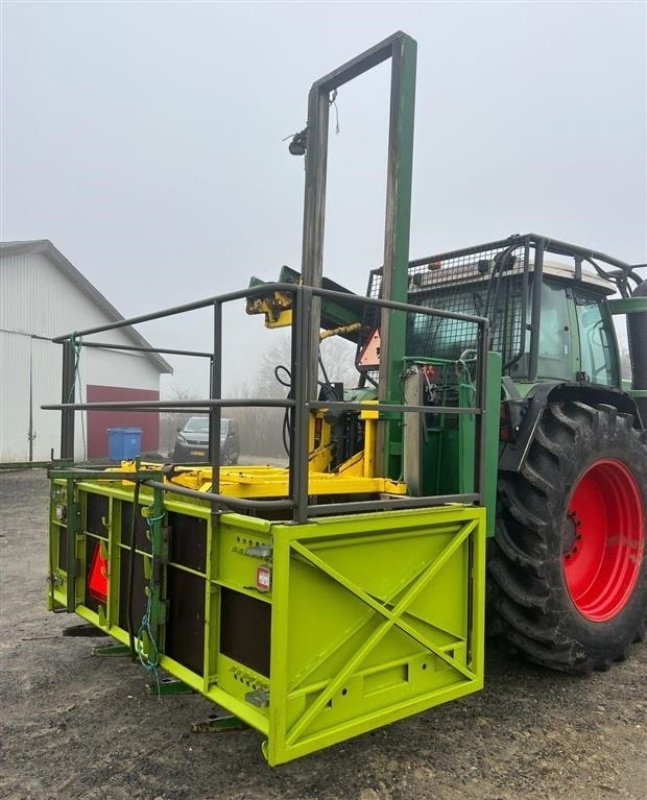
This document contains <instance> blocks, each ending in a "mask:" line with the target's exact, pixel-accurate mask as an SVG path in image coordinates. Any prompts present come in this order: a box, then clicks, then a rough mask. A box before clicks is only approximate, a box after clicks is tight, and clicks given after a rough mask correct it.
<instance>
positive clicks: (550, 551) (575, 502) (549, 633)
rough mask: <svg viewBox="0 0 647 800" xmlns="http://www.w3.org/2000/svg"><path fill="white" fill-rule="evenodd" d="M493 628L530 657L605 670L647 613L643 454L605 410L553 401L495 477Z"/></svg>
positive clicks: (631, 432) (621, 421)
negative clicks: (511, 469)
mask: <svg viewBox="0 0 647 800" xmlns="http://www.w3.org/2000/svg"><path fill="white" fill-rule="evenodd" d="M489 574H490V579H491V585H492V595H493V596H492V602H493V611H494V617H493V618H494V628H495V633H496V634H497V635H498V636H499V637H502V638H503V639H504V640H505V642H506V643H507V645H508V646H512V648H513V649H514V650H516V651H519V652H521V653H522V654H523V655H525V656H526V657H527V658H529V659H530V660H531V661H534V662H537V663H539V664H542V665H544V666H547V667H551V668H553V669H558V670H562V671H566V672H588V671H590V670H592V669H607V668H608V667H609V666H610V665H611V663H612V662H614V661H621V660H623V659H624V658H625V657H626V655H627V651H628V649H629V645H630V644H631V643H632V642H633V641H635V640H637V639H640V638H642V636H643V635H644V632H645V620H646V617H647V447H646V446H645V443H644V435H641V434H640V432H639V431H638V430H636V429H635V428H634V426H633V417H632V416H631V415H629V414H622V413H620V412H618V411H617V410H616V409H615V408H614V407H612V406H606V405H605V406H597V407H595V408H594V407H592V406H590V405H587V404H585V403H581V402H558V403H551V404H550V405H549V406H548V407H547V408H546V410H545V411H544V413H543V415H542V417H541V419H540V421H539V424H538V427H537V431H536V434H535V438H534V440H533V442H532V445H531V447H530V449H529V452H528V455H527V458H526V461H525V463H524V465H523V466H522V468H521V471H520V472H519V473H504V474H502V476H501V478H500V482H499V513H498V519H497V530H496V536H495V540H494V543H493V548H492V553H491V559H490V563H489Z"/></svg>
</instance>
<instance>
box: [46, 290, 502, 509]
mask: <svg viewBox="0 0 647 800" xmlns="http://www.w3.org/2000/svg"><path fill="white" fill-rule="evenodd" d="M274 292H281V293H284V294H289V295H290V296H291V304H292V337H291V365H290V372H291V375H292V391H291V395H292V396H291V397H286V398H283V399H270V398H263V397H252V398H244V399H241V398H223V397H222V396H221V395H222V342H223V330H222V312H223V306H224V305H225V304H227V303H231V302H234V301H237V300H241V299H245V300H248V299H250V298H255V297H262V296H267V295H271V294H273V293H274ZM347 297H348V295H346V294H344V293H342V292H336V291H331V290H327V289H319V288H313V287H308V286H303V285H295V284H287V283H269V284H263V285H261V286H256V287H253V288H246V289H241V290H239V291H236V292H230V293H227V294H223V295H218V296H214V297H209V298H205V299H203V300H198V301H196V302H193V303H188V304H184V305H179V306H175V307H172V308H167V309H164V310H161V311H156V312H152V313H150V314H142V315H140V316H137V317H132V318H130V319H124V320H119V321H117V322H112V323H109V324H107V325H98V326H95V327H92V328H87V329H85V330H81V331H75V332H73V333H70V334H68V335H66V336H61V337H58V338H57V339H55V340H54V341H55V342H57V343H60V344H62V346H63V375H62V402H61V403H59V404H51V405H44V406H43V409H46V410H59V411H61V440H60V441H61V444H60V458H61V459H62V460H64V461H67V462H69V463H71V464H73V462H74V426H75V412H77V411H98V410H111V411H132V410H137V411H145V412H146V411H147V412H159V411H195V410H200V411H205V412H208V414H209V463H210V466H211V470H212V489H214V491H212V492H203V491H197V490H193V489H190V488H186V487H180V486H177V485H175V484H165V483H162V482H160V481H155V480H146V479H145V477H144V479H142V483H144V484H147V485H150V486H151V487H152V488H154V489H164V490H165V491H172V492H175V493H177V494H183V495H188V496H194V497H199V498H201V499H203V500H204V499H206V500H210V501H211V503H212V506H213V510H214V512H216V511H218V510H220V509H221V508H222V507H225V508H229V509H232V510H240V511H251V510H255V511H263V510H285V511H288V510H291V511H292V518H293V520H294V521H295V522H305V521H306V520H307V519H308V518H309V517H315V516H319V515H322V514H332V513H340V512H345V513H349V512H353V511H365V510H376V509H388V508H415V507H424V506H430V505H439V504H443V503H450V502H458V503H460V502H462V503H477V504H481V503H482V502H483V497H484V480H485V474H484V473H485V467H484V463H485V462H484V458H485V424H484V417H485V414H486V413H487V408H486V397H487V392H486V382H487V376H486V370H487V350H488V331H489V323H488V320H487V319H485V318H484V317H477V316H472V315H468V314H458V313H453V312H449V311H442V310H438V309H434V308H428V307H420V306H415V305H412V304H409V303H398V302H394V301H388V300H382V299H379V298H359V297H358V298H357V299H358V301H360V302H362V303H365V304H367V305H370V306H376V307H378V308H380V309H382V310H383V311H385V312H388V313H389V314H393V313H403V314H424V315H430V316H436V317H443V318H447V319H453V320H459V321H463V322H468V323H473V324H474V325H475V326H476V328H477V330H478V337H477V338H478V344H477V356H476V361H475V376H476V380H475V398H474V405H473V406H465V407H461V406H433V407H430V406H428V405H427V406H425V405H421V406H414V405H408V404H398V403H390V402H389V403H387V402H382V401H380V402H378V403H371V409H372V410H377V411H378V412H379V413H380V414H382V415H388V419H387V418H385V417H383V418H382V420H381V421H382V423H383V424H385V425H389V424H400V423H399V421H396V420H394V419H393V416H394V415H401V414H403V413H405V412H416V413H418V414H428V413H429V412H430V411H433V413H434V414H452V415H465V414H467V415H473V416H474V417H475V423H476V424H475V427H476V433H475V448H476V453H475V461H474V463H475V475H474V487H475V491H474V492H470V493H461V494H449V495H435V496H431V495H427V496H416V497H411V496H403V497H397V498H396V497H389V498H388V499H378V500H371V501H370V502H369V501H352V500H351V501H348V502H334V503H329V504H321V503H310V498H309V492H308V466H309V458H308V456H309V452H308V426H309V417H310V414H311V412H313V411H315V410H317V409H320V408H330V409H339V410H340V411H352V410H357V411H361V410H362V409H366V404H365V403H360V402H346V401H338V400H326V401H322V400H317V399H315V397H314V393H315V391H316V386H315V387H313V386H312V377H311V372H312V371H311V369H310V368H309V360H308V359H309V354H310V352H311V347H310V335H311V332H310V320H311V309H312V305H313V302H314V299H315V298H321V299H326V298H327V299H329V300H337V301H343V300H344V299H347ZM209 307H211V308H212V310H213V337H212V338H213V349H212V350H211V351H210V352H209V351H189V350H183V351H175V352H177V353H178V354H181V355H187V356H200V357H205V358H209V360H210V392H209V397H208V398H205V399H203V400H190V401H184V400H183V401H177V400H170V401H168V400H157V401H149V400H135V401H133V400H130V401H110V402H85V403H76V402H74V400H75V384H76V375H75V372H76V366H75V365H76V362H77V350H78V348H81V347H87V346H90V347H106V348H112V349H114V345H113V344H110V343H106V342H85V341H84V338H85V337H88V336H93V335H96V334H99V333H104V332H106V331H111V330H116V329H119V328H126V327H130V326H133V325H136V324H140V323H144V322H150V321H153V320H158V319H162V318H166V317H173V316H177V315H180V314H184V313H186V312H189V311H195V310H198V309H204V308H209ZM119 349H131V348H130V346H127V345H121V346H120V348H119ZM132 349H134V350H135V349H140V348H139V347H137V346H133V348H132ZM151 352H158V353H160V352H165V353H169V352H170V350H169V349H163V348H160V349H159V350H158V349H156V348H151ZM430 355H432V354H430ZM236 407H246V408H263V407H264V408H285V409H291V411H292V413H291V414H290V415H289V434H290V436H289V441H290V448H289V462H288V472H289V480H288V497H287V498H281V499H248V498H240V497H232V496H229V495H224V494H221V493H219V492H218V491H217V489H218V488H219V486H220V427H221V410H222V409H223V408H236ZM74 474H75V475H77V476H78V477H79V478H90V477H93V476H94V477H95V478H96V477H97V476H99V477H101V476H103V477H104V479H105V472H102V471H101V469H100V468H96V469H91V468H86V467H77V468H74ZM129 475H130V476H131V477H132V474H131V473H119V472H111V473H110V476H111V479H112V478H120V479H123V478H126V479H127V478H128V476H129Z"/></svg>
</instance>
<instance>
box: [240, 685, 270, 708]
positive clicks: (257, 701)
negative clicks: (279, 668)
mask: <svg viewBox="0 0 647 800" xmlns="http://www.w3.org/2000/svg"><path fill="white" fill-rule="evenodd" d="M245 702H247V703H249V704H250V705H251V706H256V707H257V708H267V707H268V706H269V704H270V692H269V689H254V691H253V692H247V694H246V695H245Z"/></svg>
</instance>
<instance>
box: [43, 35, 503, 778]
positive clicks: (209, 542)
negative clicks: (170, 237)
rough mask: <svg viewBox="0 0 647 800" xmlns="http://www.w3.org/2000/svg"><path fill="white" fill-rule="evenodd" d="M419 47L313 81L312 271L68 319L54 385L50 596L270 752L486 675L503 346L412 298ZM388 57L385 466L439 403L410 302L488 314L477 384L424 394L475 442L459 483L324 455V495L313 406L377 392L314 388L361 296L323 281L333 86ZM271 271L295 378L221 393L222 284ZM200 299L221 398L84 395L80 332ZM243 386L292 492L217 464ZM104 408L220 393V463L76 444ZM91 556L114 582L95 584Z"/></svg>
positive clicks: (385, 717) (341, 406)
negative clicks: (117, 399)
mask: <svg viewBox="0 0 647 800" xmlns="http://www.w3.org/2000/svg"><path fill="white" fill-rule="evenodd" d="M415 48H416V46H415V42H413V40H411V39H410V38H409V37H407V36H405V35H404V34H402V33H397V34H395V35H394V36H392V37H390V38H389V39H387V40H385V41H384V42H382V43H381V44H379V45H377V46H376V47H375V48H372V49H371V50H369V51H367V52H366V53H364V54H362V55H361V56H359V57H358V58H356V59H353V60H352V61H351V62H348V64H346V65H345V66H343V67H342V68H340V69H339V70H336V71H335V72H333V73H331V74H330V75H328V76H326V78H323V79H322V80H321V81H317V82H316V83H315V84H314V85H313V88H312V91H311V93H310V102H309V116H308V133H307V140H308V150H307V162H306V197H305V213H304V253H303V274H304V284H303V285H294V284H282V283H281V284H266V285H263V286H255V287H252V288H249V289H245V290H241V291H239V292H232V293H230V294H227V295H220V296H215V297H210V298H207V299H205V300H201V301H197V302H195V303H191V304H187V305H184V306H178V307H175V308H172V309H167V310H165V311H161V312H155V313H151V314H146V315H142V316H139V317H137V318H133V319H129V320H123V321H119V322H115V323H111V324H108V325H104V326H100V327H96V328H92V329H88V330H85V331H80V332H75V333H74V334H70V335H68V336H65V337H61V338H60V339H59V340H58V341H60V342H61V343H62V345H63V381H62V403H61V404H59V405H56V406H48V408H51V409H57V410H60V411H61V412H62V429H61V452H60V455H61V461H60V462H58V463H55V464H53V465H52V467H51V469H50V477H51V478H52V485H51V507H50V519H49V530H50V537H49V590H48V605H49V607H50V609H52V610H53V611H68V612H74V613H76V614H77V615H79V616H81V617H82V618H83V619H84V620H86V621H87V622H90V623H92V624H93V625H95V626H97V627H98V628H99V629H101V630H102V631H104V632H105V633H107V634H109V635H110V636H112V637H113V638H114V639H115V640H116V642H118V643H119V645H120V646H121V647H122V648H123V649H124V650H131V652H133V654H135V655H138V656H139V658H140V660H141V661H142V663H143V664H144V666H146V667H147V668H148V669H149V670H150V671H151V672H152V673H153V674H154V675H155V676H157V674H158V670H159V669H161V670H164V671H165V672H167V673H168V674H170V675H172V676H173V677H174V678H176V679H178V680H180V681H182V682H184V684H186V685H187V686H188V687H190V688H191V689H193V690H195V691H197V692H200V693H202V694H203V695H204V696H205V697H207V698H209V699H210V700H213V701H214V702H216V703H217V704H218V705H220V706H222V707H223V708H225V709H226V710H227V711H229V712H230V713H231V714H233V715H235V716H236V717H237V718H239V719H240V720H242V721H244V722H245V723H247V724H248V725H250V726H252V727H254V728H256V729H257V730H258V731H259V732H260V733H261V734H262V735H263V737H264V740H265V743H264V745H263V752H264V754H265V756H266V758H267V760H268V762H269V764H270V765H277V764H280V763H283V762H286V761H289V760H291V759H294V758H296V757H299V756H302V755H306V754H308V753H311V752H314V751H316V750H318V749H321V748H322V747H326V746H328V745H332V744H334V743H336V742H340V741H343V740H345V739H347V738H349V737H352V736H355V735H358V734H360V733H363V732H365V731H368V730H371V729H373V728H375V727H378V726H380V725H384V724H387V723H390V722H393V721H395V720H397V719H401V718H404V717H406V716H408V715H411V714H414V713H418V712H420V711H423V710H425V709H428V708H431V707H432V706H435V705H438V704H439V703H443V702H446V701H449V700H452V699H455V698H457V697H461V696H464V695H466V694H469V693H471V692H474V691H477V690H478V689H480V688H481V687H482V685H483V647H484V603H485V586H484V582H485V537H486V507H487V508H488V511H490V510H491V508H490V506H492V503H491V502H490V497H489V493H490V487H489V486H488V482H487V478H486V473H487V472H488V470H487V469H486V465H485V459H486V455H485V454H486V451H487V450H491V451H492V452H491V454H490V455H491V456H492V458H495V457H496V447H494V448H493V447H486V444H487V442H488V438H487V437H488V436H489V435H490V434H491V431H490V433H488V430H487V428H488V425H486V420H488V419H490V418H491V417H492V416H493V415H491V414H490V415H488V409H489V408H492V407H495V408H496V407H497V405H498V391H499V385H500V384H499V378H500V361H498V362H497V360H496V359H497V357H496V356H494V355H492V354H488V352H487V347H488V330H489V328H488V321H487V320H486V319H485V318H483V317H476V316H471V315H461V314H453V313H449V312H444V311H439V310H436V309H432V308H420V307H418V306H414V305H410V304H407V303H406V297H407V287H406V274H407V259H408V245H409V211H410V200H411V152H412V137H413V95H414V86H415ZM388 58H391V59H392V85H391V114H390V120H391V122H390V135H389V165H388V178H387V203H386V208H387V214H386V228H385V231H386V232H385V263H384V270H385V271H384V292H383V294H382V297H381V298H362V299H361V303H363V304H368V305H373V306H377V307H378V312H379V313H380V314H381V320H382V326H383V338H382V351H383V352H382V354H383V358H382V360H381V365H380V370H381V381H380V385H381V387H383V388H381V389H380V395H379V397H378V401H377V402H375V403H373V404H372V405H371V407H370V408H371V412H372V413H375V414H376V415H378V417H379V425H380V428H381V430H382V441H381V443H380V444H379V445H378V447H377V450H376V453H377V454H381V453H382V452H384V453H385V459H384V463H383V464H381V465H380V466H379V467H378V474H381V475H383V476H384V478H385V480H386V479H388V480H392V481H396V482H397V481H398V479H399V476H400V471H401V460H402V433H401V429H402V424H403V419H404V417H403V415H405V414H406V415H408V417H409V418H410V417H411V415H421V414H426V413H429V407H428V406H424V405H419V406H418V405H412V404H406V403H402V402H401V401H400V388H399V376H400V372H401V370H402V368H403V365H404V364H405V360H404V359H405V355H406V354H405V352H404V347H405V329H406V316H407V314H413V313H416V314H429V315H432V316H433V315H435V316H440V317H448V318H452V319H454V318H457V319H463V320H465V321H467V322H470V323H473V324H474V325H475V326H477V330H478V347H477V355H476V358H475V361H474V375H475V392H474V394H473V397H472V398H471V402H470V403H467V402H465V403H464V405H461V404H454V405H449V406H447V407H444V406H435V407H434V409H433V411H434V414H437V415H450V416H454V418H455V419H457V420H459V423H460V420H467V421H468V422H469V424H468V425H465V426H464V430H465V431H466V432H468V435H465V436H461V441H463V444H462V447H463V449H464V451H465V453H466V455H465V458H464V463H463V464H462V467H461V469H462V477H461V484H460V487H459V491H457V492H456V493H450V494H442V495H441V494H435V495H418V496H411V495H402V494H395V493H394V494H389V493H382V494H379V495H377V496H376V495H374V496H370V497H366V496H362V495H359V496H353V495H346V496H342V494H340V493H341V489H335V480H337V478H338V480H337V483H338V484H339V486H340V487H341V486H343V476H332V481H331V487H332V488H331V491H330V496H328V497H321V496H319V497H316V498H315V497H313V496H312V494H311V492H310V491H309V470H308V464H309V424H310V419H311V415H312V413H313V412H316V411H318V410H320V409H324V408H331V409H332V410H333V411H334V410H337V411H351V412H353V411H354V412H363V411H366V406H365V404H362V403H352V402H343V401H328V400H326V401H323V400H318V399H317V398H316V397H315V392H316V373H315V372H314V371H313V370H314V367H313V365H316V363H317V356H318V352H317V347H318V342H319V326H320V313H321V306H322V304H325V303H326V302H327V301H331V302H336V301H343V300H345V299H347V297H348V296H347V295H344V294H342V293H339V292H336V291H332V290H329V289H325V288H322V286H321V283H322V281H321V277H322V275H321V272H322V271H321V265H322V259H323V222H324V219H323V212H324V204H325V169H326V142H327V135H328V133H327V125H328V106H329V103H330V93H331V92H332V91H334V90H335V89H336V88H337V87H338V86H341V85H342V84H343V83H346V82H347V81H349V80H351V79H352V78H354V77H356V76H358V75H360V74H362V73H363V72H365V71H366V70H367V69H370V68H372V67H373V66H375V65H377V64H379V63H381V62H383V61H385V60H386V59H388ZM273 292H282V293H286V294H289V295H290V297H291V309H292V353H291V365H290V368H291V374H292V392H291V394H290V396H289V397H287V398H285V399H284V400H273V399H272V400H271V399H267V398H259V399H245V400H239V399H227V398H223V397H222V393H221V374H220V364H221V351H222V309H223V304H224V303H227V302H235V301H241V300H247V301H249V299H250V298H254V297H256V298H259V297H267V296H271V295H272V293H273ZM358 302H360V301H359V300H358ZM198 308H211V309H212V312H213V348H212V350H211V351H210V352H208V353H192V355H199V356H204V357H206V358H209V360H210V369H211V380H210V396H209V398H208V399H206V400H195V401H181V402H173V401H168V402H167V401H157V402H148V401H132V402H122V403H76V402H75V401H74V387H75V382H76V381H75V378H76V371H77V369H78V362H79V356H80V352H81V351H82V349H83V347H86V346H94V347H98V346H105V347H110V346H111V345H110V344H108V343H106V344H102V343H97V342H95V341H92V340H91V337H92V336H94V335H95V334H98V333H101V332H104V331H107V330H112V329H116V328H122V327H126V326H130V325H133V324H137V323H141V322H146V321H149V320H153V319H159V318H161V317H169V316H175V315H178V314H182V313H184V312H186V311H192V310H195V309H198ZM385 332H386V335H385ZM88 338H89V339H90V341H87V340H88ZM133 349H142V348H135V347H133ZM159 352H180V351H172V350H159ZM183 354H186V353H183ZM488 367H489V369H490V376H489V380H488ZM488 386H489V387H490V389H489V390H488ZM492 386H494V387H495V389H496V391H493V390H492V389H491V387H492ZM241 405H244V406H252V407H254V406H257V407H258V406H265V407H279V408H280V407H283V408H285V409H287V410H289V411H290V415H289V431H290V442H291V447H290V454H289V466H288V468H287V470H286V472H287V476H288V477H287V481H286V485H287V493H286V494H285V495H283V496H276V494H272V493H271V492H269V493H268V495H267V496H265V497H261V498H258V497H256V498H254V499H251V498H249V497H244V496H232V495H230V494H226V493H225V492H224V491H223V489H222V487H223V485H224V483H225V482H226V478H227V469H228V468H222V469H221V467H220V420H221V410H222V408H228V407H229V408H231V407H235V406H241ZM99 409H104V410H106V409H112V410H127V409H137V410H149V411H154V412H157V411H160V410H166V411H169V410H176V411H177V410H181V411H190V412H192V413H195V412H196V411H203V412H208V414H209V419H210V455H209V461H210V464H209V465H208V467H209V470H210V471H209V475H210V480H209V484H208V485H204V486H201V487H200V488H197V489H195V488H194V489H192V488H188V487H187V486H182V485H179V484H178V483H177V482H174V477H173V476H174V470H173V465H160V464H142V463H139V462H136V463H130V464H128V463H124V464H122V465H121V467H115V466H114V465H93V466H92V467H87V466H81V465H75V464H74V461H73V459H74V426H75V413H76V412H78V411H83V410H99ZM496 417H497V415H496V413H495V414H494V419H495V422H496ZM490 427H491V426H490ZM378 432H379V430H378ZM237 469H240V468H237ZM490 472H492V470H490ZM340 497H341V499H340ZM99 558H100V560H101V564H102V565H103V566H102V575H103V578H104V579H105V593H104V594H101V593H100V592H99V593H97V592H96V591H94V592H93V591H92V589H91V583H92V579H91V575H92V574H93V571H94V570H95V568H96V564H97V559H99Z"/></svg>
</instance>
